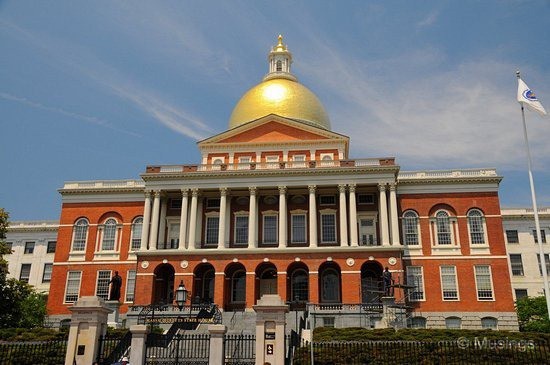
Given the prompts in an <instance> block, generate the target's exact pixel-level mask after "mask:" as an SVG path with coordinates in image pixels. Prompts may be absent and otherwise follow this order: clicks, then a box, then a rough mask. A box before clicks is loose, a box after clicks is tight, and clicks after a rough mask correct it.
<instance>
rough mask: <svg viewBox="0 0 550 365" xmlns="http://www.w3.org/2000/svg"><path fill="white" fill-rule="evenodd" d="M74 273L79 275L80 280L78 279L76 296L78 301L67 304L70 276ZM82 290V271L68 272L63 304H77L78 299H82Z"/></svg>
mask: <svg viewBox="0 0 550 365" xmlns="http://www.w3.org/2000/svg"><path fill="white" fill-rule="evenodd" d="M72 272H77V273H79V274H80V275H79V278H78V293H77V296H76V298H77V299H76V300H75V301H74V302H67V301H66V299H67V289H68V288H69V285H68V284H69V274H70V273H72ZM81 288H82V271H78V270H69V271H67V276H66V278H65V293H64V294H63V304H73V303H76V302H77V301H78V299H79V298H80V289H81Z"/></svg>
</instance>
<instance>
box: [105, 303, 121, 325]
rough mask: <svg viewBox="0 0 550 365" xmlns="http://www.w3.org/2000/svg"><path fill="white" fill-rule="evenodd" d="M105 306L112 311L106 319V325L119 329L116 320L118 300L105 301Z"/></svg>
mask: <svg viewBox="0 0 550 365" xmlns="http://www.w3.org/2000/svg"><path fill="white" fill-rule="evenodd" d="M105 305H106V306H107V308H109V309H110V310H111V311H112V312H111V313H109V316H108V317H107V324H108V325H109V327H114V328H120V321H119V318H118V317H119V310H120V302H119V301H118V300H107V301H105Z"/></svg>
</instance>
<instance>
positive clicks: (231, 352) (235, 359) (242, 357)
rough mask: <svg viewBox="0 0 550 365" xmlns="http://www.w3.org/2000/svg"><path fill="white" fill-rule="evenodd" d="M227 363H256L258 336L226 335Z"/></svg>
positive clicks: (235, 364) (241, 364)
mask: <svg viewBox="0 0 550 365" xmlns="http://www.w3.org/2000/svg"><path fill="white" fill-rule="evenodd" d="M224 345H225V346H224V348H225V363H226V364H231V365H254V363H255V360H256V336H254V335H245V334H236V335H225V337H224Z"/></svg>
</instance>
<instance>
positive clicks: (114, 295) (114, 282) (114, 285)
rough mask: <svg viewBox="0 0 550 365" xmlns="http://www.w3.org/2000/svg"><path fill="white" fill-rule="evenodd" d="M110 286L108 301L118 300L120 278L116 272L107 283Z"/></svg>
mask: <svg viewBox="0 0 550 365" xmlns="http://www.w3.org/2000/svg"><path fill="white" fill-rule="evenodd" d="M109 284H111V291H110V293H109V300H116V301H117V302H118V300H119V299H120V287H121V286H122V278H121V277H120V275H118V271H115V275H114V276H113V277H112V278H111V280H110V281H109Z"/></svg>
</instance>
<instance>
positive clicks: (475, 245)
mask: <svg viewBox="0 0 550 365" xmlns="http://www.w3.org/2000/svg"><path fill="white" fill-rule="evenodd" d="M474 210H475V211H478V212H480V213H481V225H482V227H483V242H484V243H472V230H471V228H470V215H469V214H470V212H472V211H474ZM466 222H467V224H466V225H467V226H468V241H469V242H470V248H471V249H472V248H473V249H476V248H488V247H489V237H488V236H487V224H486V220H485V214H483V212H482V211H481V210H480V209H477V208H473V209H470V210H469V211H468V213H467V214H466Z"/></svg>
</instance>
